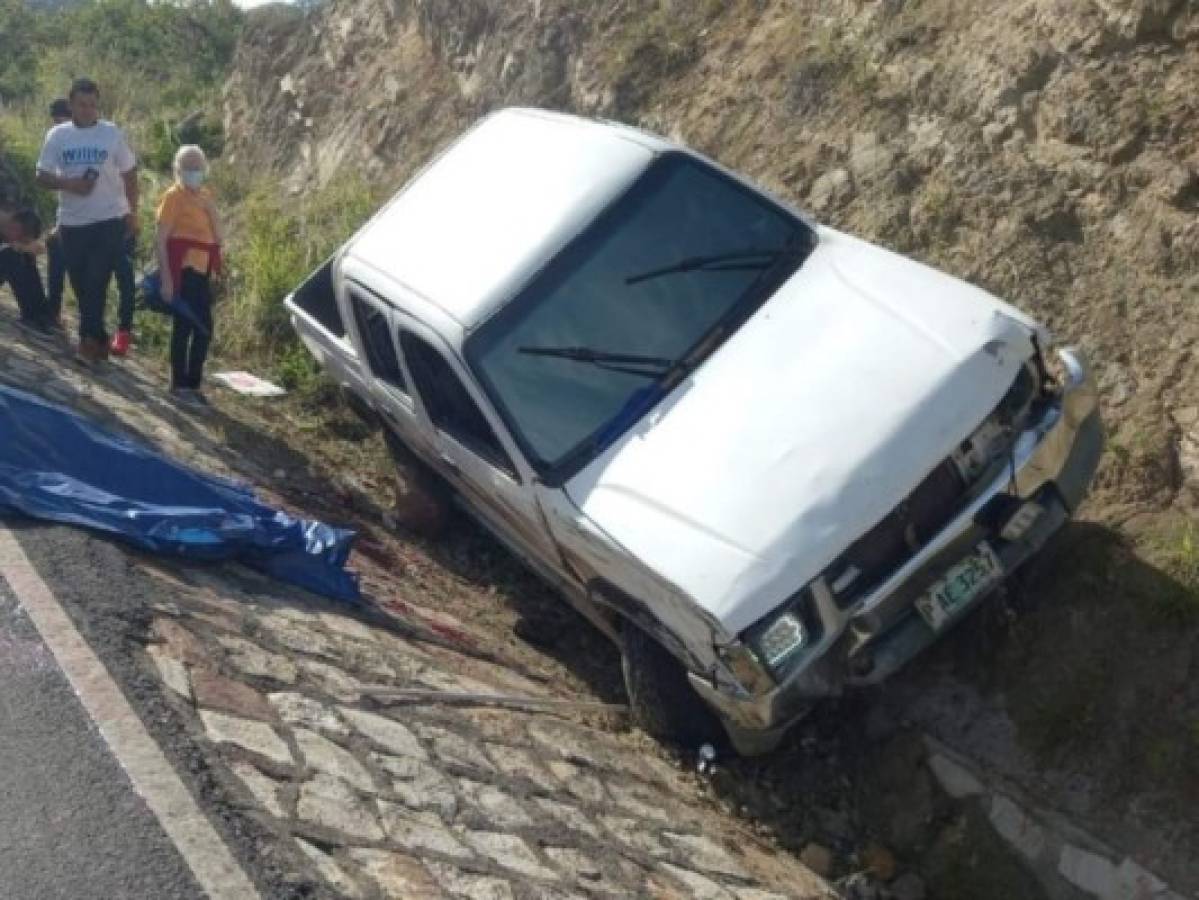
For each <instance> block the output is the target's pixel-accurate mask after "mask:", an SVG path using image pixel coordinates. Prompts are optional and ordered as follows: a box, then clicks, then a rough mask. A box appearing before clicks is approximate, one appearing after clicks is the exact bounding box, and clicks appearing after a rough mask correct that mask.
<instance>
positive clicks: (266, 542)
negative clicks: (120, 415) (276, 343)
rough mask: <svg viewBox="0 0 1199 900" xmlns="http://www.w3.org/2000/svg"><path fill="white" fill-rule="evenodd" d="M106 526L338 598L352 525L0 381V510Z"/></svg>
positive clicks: (347, 581)
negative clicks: (282, 505)
mask: <svg viewBox="0 0 1199 900" xmlns="http://www.w3.org/2000/svg"><path fill="white" fill-rule="evenodd" d="M10 511H16V512H20V513H24V514H25V515H27V516H32V517H34V518H38V519H46V520H49V521H52V522H63V523H66V524H70V525H82V526H84V527H85V528H93V529H96V530H98V531H104V532H108V533H109V534H113V535H116V536H118V537H120V538H123V539H124V540H126V541H128V542H130V543H132V544H135V545H137V546H138V547H141V548H143V549H145V550H149V551H152V552H154V553H161V554H165V555H170V556H179V557H184V558H187V559H197V560H218V559H236V560H239V561H241V562H244V563H247V564H248V565H251V566H253V567H254V568H257V569H260V570H262V571H264V572H266V573H268V574H269V575H272V576H273V577H276V578H279V579H281V580H283V581H287V582H290V583H292V584H296V585H299V586H300V587H303V588H307V589H308V590H310V591H315V592H316V593H318V594H323V595H325V596H326V597H332V598H334V599H337V600H346V601H357V600H359V599H360V596H361V595H360V594H359V591H358V582H357V578H356V577H355V576H354V575H353V574H352V573H350V572H347V571H346V570H345V562H346V559H347V557H348V556H349V554H350V545H351V543H352V542H353V540H354V536H355V534H354V532H353V531H348V530H345V529H341V528H332V527H330V526H328V525H324V524H322V523H320V522H311V521H306V520H303V519H295V518H292V517H291V516H289V515H287V514H286V513H283V512H280V511H278V510H275V509H272V508H271V507H269V506H266V505H264V504H262V503H260V502H259V501H258V500H256V499H255V497H254V494H253V493H252V492H251V491H250V490H249V489H248V488H246V487H244V486H242V485H238V484H234V483H233V482H230V481H226V480H224V479H221V478H216V477H214V476H211V475H202V474H200V473H198V472H194V471H192V470H191V469H188V468H186V467H185V466H182V465H180V464H179V463H177V462H175V461H173V460H171V459H169V458H168V457H165V456H163V455H162V454H161V453H158V452H157V451H155V450H153V449H151V448H150V447H147V446H145V445H143V444H140V443H138V442H136V441H133V440H130V439H128V438H124V437H120V436H118V435H115V434H113V433H111V432H108V431H105V430H104V429H103V428H100V427H98V426H97V425H95V424H94V423H92V422H89V421H88V420H87V419H85V418H83V417H82V416H80V415H78V414H77V413H75V412H73V411H71V410H69V409H67V408H65V407H62V406H58V405H55V404H53V403H49V402H47V401H45V400H42V399H40V398H38V397H35V396H33V395H32V394H28V393H25V392H24V391H20V390H17V389H15V388H11V387H7V386H4V385H0V514H4V513H6V512H10Z"/></svg>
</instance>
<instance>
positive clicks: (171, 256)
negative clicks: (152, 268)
mask: <svg viewBox="0 0 1199 900" xmlns="http://www.w3.org/2000/svg"><path fill="white" fill-rule="evenodd" d="M188 250H204V251H206V252H207V253H208V271H207V272H204V273H202V274H205V275H208V274H210V273H212V272H220V271H221V245H220V244H210V243H208V242H207V241H195V240H192V239H191V238H183V237H173V238H167V268H169V269H170V270H171V285H172V286H173V287H174V288H175V290H176V291H178V290H179V285H180V284H181V283H182V281H183V257H185V256H186V255H187V251H188Z"/></svg>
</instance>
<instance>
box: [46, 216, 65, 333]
mask: <svg viewBox="0 0 1199 900" xmlns="http://www.w3.org/2000/svg"><path fill="white" fill-rule="evenodd" d="M66 280H67V257H66V254H65V253H64V252H63V249H62V236H61V235H59V234H58V233H57V232H55V233H54V234H53V235H52V236H51V237H50V238H49V239H48V240H47V241H46V303H47V306H46V313H47V316H48V317H49V319H50V321H52V322H57V321H58V317H59V316H61V315H62V289H63V286H64V285H65V284H66Z"/></svg>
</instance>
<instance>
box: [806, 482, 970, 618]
mask: <svg viewBox="0 0 1199 900" xmlns="http://www.w3.org/2000/svg"><path fill="white" fill-rule="evenodd" d="M965 490H966V484H965V483H964V482H963V481H962V477H961V475H959V474H958V469H957V467H956V466H955V465H954V464H953V463H952V462H951V461H950V460H945V461H944V462H942V463H941V465H939V466H937V468H935V469H933V471H932V472H931V473H930V474H929V475H928V477H926V478H925V479H924V481H922V482H920V484H919V485H918V486H917V487H916V489H915V490H914V491H912V493H911V494H909V495H908V497H907V499H906V500H904V501H903V502H902V503H900V504H899V505H898V506H897V507H895V509H893V510H892V511H891V512H890V513H889V514H888V515H887V517H886V518H885V519H883V520H882V521H881V522H879V523H878V524H877V525H875V526H874V527H873V528H871V529H870V530H869V531H868V532H866V533H865V534H864V535H862V536H861V537H860V538H858V539H857V540H856V541H855V542H854V543H853V544H852V545H850V547H849V549H848V550H846V551H845V552H844V553H843V554H842V555H841V557H840V558H839V559H838V560H837V562H836V563H834V564H833V566H832V567H831V568H830V569H829V572H828V580H829V583H830V584H837V583H838V582H839V581H840V580H841V578H842V577H843V576H844V575H846V574H848V573H852V572H854V571H856V572H857V573H858V574H857V575H856V576H855V577H853V578H852V579H850V584H846V585H845V588H846V589H845V590H843V591H840V592H835V593H834V596H835V597H836V599H837V602H838V605H840V606H842V607H843V608H844V607H846V606H849V605H850V603H851V602H852V601H853V600H855V599H856V598H858V597H860V596H861V595H862V594H863V593H864V592H865V591H869V590H870V589H872V588H873V587H875V586H876V585H877V584H879V583H880V582H881V581H882V580H883V579H884V578H886V577H887V576H888V575H890V574H891V573H892V572H894V571H895V570H896V569H898V568H899V567H900V566H902V565H903V564H904V563H905V562H907V561H908V559H910V558H911V557H912V555H913V554H915V553H916V552H917V551H919V550H920V548H921V547H923V546H924V545H925V544H927V543H928V542H929V540H931V539H932V538H933V536H935V535H936V534H937V532H939V531H940V530H941V529H942V528H944V527H945V526H946V525H948V524H949V522H950V520H952V519H953V517H954V516H955V515H956V514H957V512H958V510H959V509H960V508H961V506H962V501H963V496H964V493H965ZM851 587H852V589H850V588H851Z"/></svg>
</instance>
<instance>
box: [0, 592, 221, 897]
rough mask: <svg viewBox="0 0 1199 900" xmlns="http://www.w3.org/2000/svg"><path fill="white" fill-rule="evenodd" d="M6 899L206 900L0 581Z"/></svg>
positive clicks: (0, 797) (0, 859)
mask: <svg viewBox="0 0 1199 900" xmlns="http://www.w3.org/2000/svg"><path fill="white" fill-rule="evenodd" d="M0 896H2V897H3V898H4V900H54V898H63V900H91V898H95V900H142V898H145V900H174V898H187V900H191V898H200V897H203V896H204V895H203V892H202V891H201V890H200V888H199V887H198V886H197V884H196V882H195V880H194V879H193V877H192V875H191V872H190V870H189V869H188V867H187V865H186V863H185V862H184V861H183V859H182V857H181V856H180V855H179V853H178V852H177V851H176V850H175V848H174V846H173V845H172V844H171V843H170V841H169V840H168V839H167V837H166V835H165V834H164V833H163V831H162V830H161V828H160V827H159V825H158V822H157V820H156V819H155V818H154V816H153V814H152V813H151V812H150V811H149V809H148V808H147V807H146V805H145V803H144V802H143V801H142V800H141V798H140V797H138V796H137V794H136V793H134V791H133V788H132V787H131V785H130V783H129V780H128V778H127V777H126V776H125V774H124V772H123V771H122V770H121V768H120V766H119V765H118V764H117V762H116V760H115V759H114V758H113V757H112V755H111V753H110V752H109V750H108V747H107V746H106V744H105V743H104V741H103V739H102V738H101V736H100V735H99V733H98V732H97V730H96V728H95V726H94V725H93V724H92V723H91V721H90V720H89V718H88V716H87V714H86V713H85V712H84V710H83V707H82V706H81V705H80V703H79V700H78V699H77V698H76V696H75V694H74V693H73V691H72V689H71V686H70V685H69V684H68V683H67V681H66V678H65V677H64V676H63V674H62V672H61V671H59V669H58V666H57V664H56V662H55V660H54V657H53V655H52V654H51V653H50V651H49V650H48V649H47V647H46V645H45V644H44V643H43V642H42V640H41V638H40V637H39V635H38V634H37V631H36V630H35V629H34V627H33V625H32V624H31V623H30V621H29V619H28V617H27V616H26V615H25V614H24V612H23V611H22V609H21V607H20V604H19V603H18V602H17V600H16V597H15V596H14V595H13V592H12V591H11V590H10V588H9V586H8V585H7V583H5V582H4V581H3V580H0Z"/></svg>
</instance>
